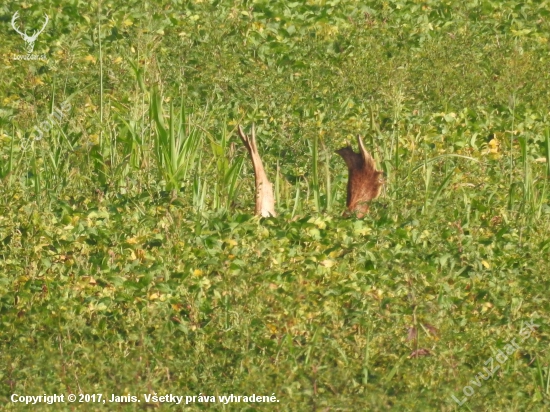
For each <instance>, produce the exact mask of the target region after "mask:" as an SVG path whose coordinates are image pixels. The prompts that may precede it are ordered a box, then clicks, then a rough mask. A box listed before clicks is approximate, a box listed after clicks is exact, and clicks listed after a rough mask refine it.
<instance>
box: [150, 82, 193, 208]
mask: <svg viewBox="0 0 550 412" xmlns="http://www.w3.org/2000/svg"><path fill="white" fill-rule="evenodd" d="M149 113H150V117H151V119H152V120H153V122H154V125H155V128H156V136H155V138H154V152H155V156H156V162H157V169H158V173H159V175H160V177H161V179H162V180H163V181H164V184H165V188H166V190H167V191H170V192H171V193H172V196H173V197H175V196H177V192H178V190H180V189H181V187H182V185H183V184H184V182H185V181H186V180H187V177H188V175H189V172H190V171H191V170H194V168H195V166H196V160H197V155H198V152H199V150H200V148H201V145H202V142H203V132H202V130H201V129H200V128H198V127H197V126H196V125H195V124H194V123H193V121H192V118H189V117H188V115H187V113H186V109H185V106H184V103H183V99H182V101H181V105H180V107H179V110H178V111H177V112H176V113H175V112H174V104H173V102H171V103H170V115H169V118H168V125H166V123H165V120H164V114H163V109H162V97H161V95H160V93H159V92H158V90H156V89H155V90H153V92H152V94H151V102H150V112H149Z"/></svg>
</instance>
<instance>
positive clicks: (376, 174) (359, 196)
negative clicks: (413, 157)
mask: <svg viewBox="0 0 550 412" xmlns="http://www.w3.org/2000/svg"><path fill="white" fill-rule="evenodd" d="M357 143H358V144H359V153H355V152H354V151H353V149H352V148H351V146H348V147H343V148H342V149H339V150H337V151H336V153H338V154H339V155H340V156H342V158H343V159H344V161H345V162H346V165H347V166H348V171H349V179H348V196H347V202H346V204H347V207H348V210H347V213H355V214H356V215H357V217H359V218H361V217H363V216H364V215H365V214H366V213H367V212H368V210H369V205H368V204H367V202H369V201H370V200H372V199H374V198H376V197H378V195H379V194H380V190H381V189H382V175H383V172H381V171H379V170H376V167H375V164H374V159H373V158H372V156H371V155H370V154H369V153H368V152H367V151H366V150H365V146H363V141H362V140H361V136H357Z"/></svg>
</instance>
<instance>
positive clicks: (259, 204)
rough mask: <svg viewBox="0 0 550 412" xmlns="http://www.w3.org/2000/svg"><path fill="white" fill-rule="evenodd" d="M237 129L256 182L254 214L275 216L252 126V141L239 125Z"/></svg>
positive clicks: (271, 194) (272, 197)
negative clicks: (246, 151) (249, 159)
mask: <svg viewBox="0 0 550 412" xmlns="http://www.w3.org/2000/svg"><path fill="white" fill-rule="evenodd" d="M238 129H239V136H240V137H241V140H242V141H243V143H244V145H245V147H246V149H247V150H248V154H249V155H250V158H251V159H252V166H253V167H254V178H255V181H256V214H257V215H259V216H263V217H269V216H277V213H275V198H274V196H273V185H272V184H271V182H270V181H269V179H268V178H267V174H266V173H265V169H264V165H263V162H262V158H261V157H260V154H259V153H258V147H257V146H256V133H255V130H254V125H252V139H250V137H248V136H247V135H246V134H245V133H244V132H243V129H242V127H241V125H239V127H238Z"/></svg>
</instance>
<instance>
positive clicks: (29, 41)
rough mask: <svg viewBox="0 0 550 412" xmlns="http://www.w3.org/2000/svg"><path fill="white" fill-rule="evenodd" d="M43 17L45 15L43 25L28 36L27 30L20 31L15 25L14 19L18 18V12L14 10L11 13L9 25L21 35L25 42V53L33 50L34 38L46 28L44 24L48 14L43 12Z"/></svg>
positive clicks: (46, 22)
mask: <svg viewBox="0 0 550 412" xmlns="http://www.w3.org/2000/svg"><path fill="white" fill-rule="evenodd" d="M44 17H46V21H45V22H44V25H43V26H42V28H41V29H40V30H38V31H35V32H34V33H33V34H32V36H29V35H28V34H27V31H26V30H25V32H22V31H20V30H19V29H18V28H17V26H16V20H17V19H18V18H19V12H18V11H17V12H15V14H14V15H13V17H12V19H11V26H12V27H13V29H14V30H15V31H16V32H17V33H19V34H20V35H21V38H22V39H23V40H24V41H25V43H27V47H26V48H27V53H28V54H31V53H32V51H33V50H34V42H35V41H36V39H37V38H38V35H39V34H40V33H42V32H43V31H44V29H45V28H46V24H48V21H49V18H48V15H47V14H46V13H44Z"/></svg>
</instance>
